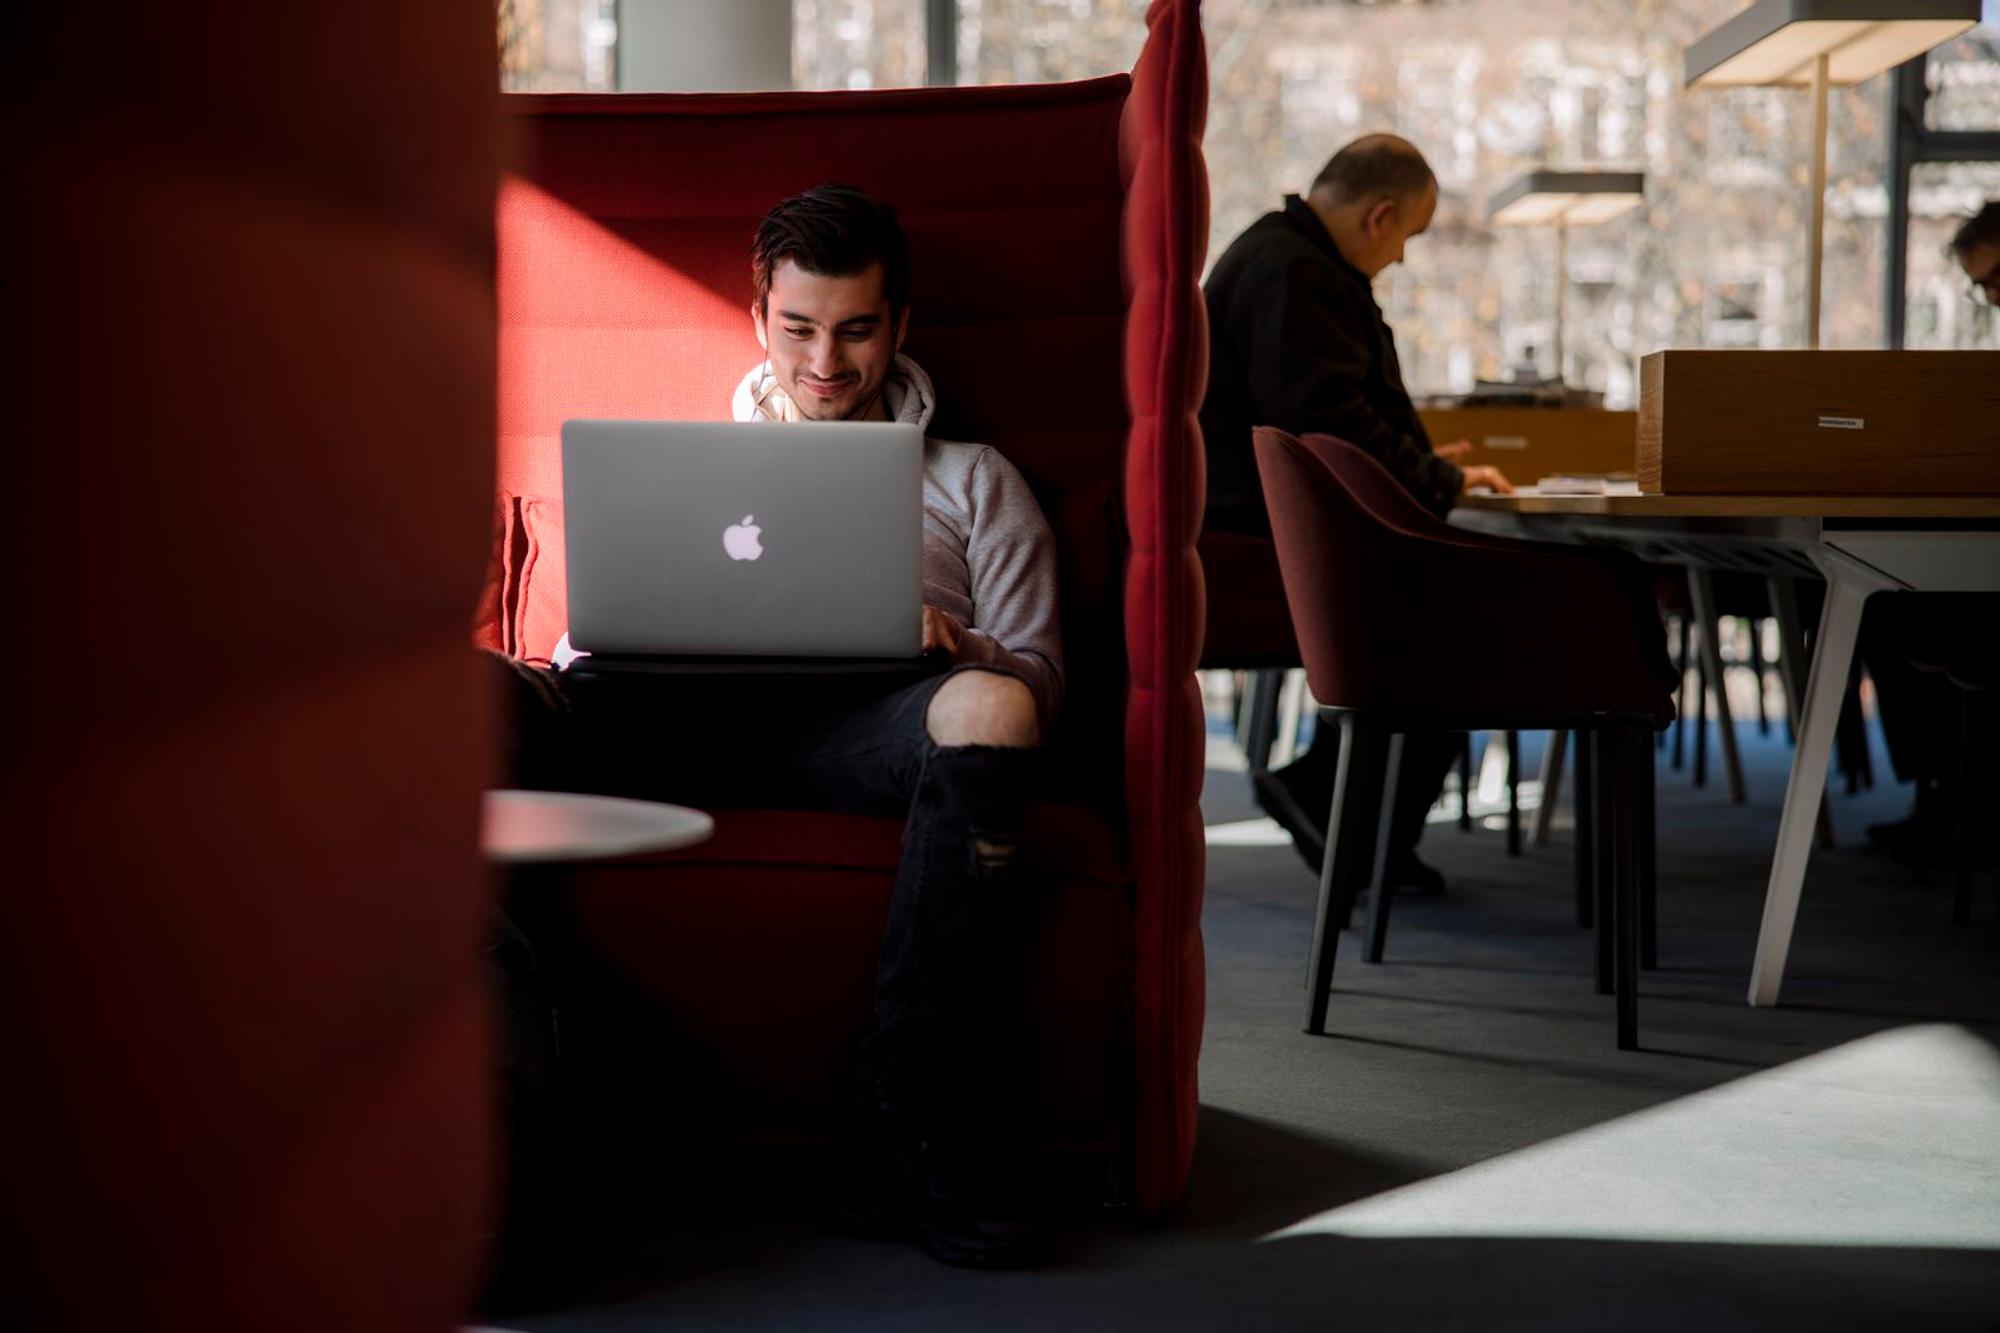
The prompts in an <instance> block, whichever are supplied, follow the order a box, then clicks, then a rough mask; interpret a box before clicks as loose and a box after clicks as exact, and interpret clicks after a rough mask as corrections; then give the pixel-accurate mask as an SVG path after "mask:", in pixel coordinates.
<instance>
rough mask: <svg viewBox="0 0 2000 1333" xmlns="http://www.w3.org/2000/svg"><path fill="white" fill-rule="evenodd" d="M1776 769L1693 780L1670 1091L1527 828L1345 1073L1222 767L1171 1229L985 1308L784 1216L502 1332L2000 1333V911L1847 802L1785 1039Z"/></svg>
mask: <svg viewBox="0 0 2000 1333" xmlns="http://www.w3.org/2000/svg"><path fill="white" fill-rule="evenodd" d="M1741 737H1742V743H1743V749H1744V755H1745V760H1746V764H1747V768H1748V776H1749V793H1750V798H1749V800H1748V802H1747V803H1746V804H1744V805H1740V806H1737V805H1732V804H1731V803H1730V802H1729V801H1728V800H1727V798H1726V796H1725V795H1724V794H1723V792H1722V790H1721V786H1720V783H1719V781H1712V782H1711V783H1710V785H1709V786H1708V787H1706V788H1705V789H1701V790H1696V789H1695V788H1693V787H1692V786H1691V784H1690V782H1689V780H1688V776H1687V774H1686V773H1685V772H1675V771H1673V770H1671V769H1670V768H1669V767H1668V766H1667V765H1666V763H1665V762H1664V756H1663V757H1662V763H1661V768H1660V774H1659V791H1660V877H1661V882H1660V914H1661V925H1660V930H1661V963H1662V967H1661V969H1660V970H1659V971H1658V972H1655V973H1650V974H1648V975H1647V976H1646V978H1645V979H1644V981H1643V983H1642V990H1641V1009H1640V1022H1641V1040H1642V1043H1643V1046H1644V1049H1643V1050H1641V1051H1639V1052H1637V1053H1620V1052H1618V1051H1617V1050H1615V1049H1614V1047H1613V1043H1612V1011H1611V1002H1610V1000H1609V999H1608V998H1605V997H1600V996H1598V995H1596V994H1594V993H1593V991H1592V988H1591V985H1590V979H1589V969H1590V941H1589V936H1588V933H1587V932H1584V931H1580V930H1578V929H1577V928H1576V927H1575V925H1574V924H1573V921H1572V915H1573V906H1572V899H1571V896H1570V889H1569V884H1570V878H1569V877H1570V865H1571V855H1572V853H1571V849H1570V843H1569V833H1568V823H1567V819H1566V818H1560V817H1559V818H1558V820H1557V825H1556V831H1555V836H1554V837H1553V839H1552V841H1551V842H1550V844H1549V845H1547V846H1544V847H1532V846H1531V847H1529V848H1527V849H1526V852H1525V854H1524V855H1523V856H1522V857H1520V858H1519V859H1510V858H1508V857H1507V856H1506V855H1505V846H1504V840H1503V837H1502V835H1501V834H1500V833H1499V832H1498V831H1496V830H1495V829H1493V828H1490V827H1479V828H1475V829H1474V830H1473V831H1471V832H1460V831H1459V830H1458V829H1457V828H1456V827H1453V826H1451V825H1448V824H1443V825H1438V826H1435V827H1433V828H1432V829H1430V830H1429V831H1428V832H1427V834H1426V837H1425V842H1424V854H1425V855H1426V856H1428V857H1429V858H1430V859H1431V860H1433V861H1434V862H1435V863H1436V864H1437V865H1438V866H1439V867H1440V868H1441V869H1442V870H1443V871H1444V872H1445V873H1446V875H1447V876H1448V877H1449V879H1450V888H1449V890H1448V892H1447V893H1446V894H1444V895H1443V896H1441V897H1427V896H1414V895H1404V896H1402V897H1399V899H1398V901H1397V904H1396V911H1395V914H1394V920H1393V924H1392V926H1391V929H1390V932H1389V942H1388V953H1387V957H1386V959H1385V961H1384V962H1382V963H1381V964H1377V965H1369V964H1366V963H1363V962H1361V961H1359V959H1358V951H1357V949H1356V947H1355V937H1354V935H1353V934H1352V933H1350V934H1349V935H1348V936H1347V937H1346V938H1345V940H1344V941H1343V955H1342V958H1341V962H1340V965H1339V969H1338V971H1337V973H1336V978H1335V994H1334V996H1333V1002H1332V1008H1331V1011H1330V1027H1331V1029H1332V1031H1331V1034H1330V1035H1328V1036H1325V1037H1309V1036H1306V1035H1304V1034H1303V1033H1302V1032H1301V1031H1300V1020H1301V1017H1302V1012H1301V1010H1302V1004H1303V992H1302V985H1301V980H1302V972H1303V967H1304V963H1305V956H1306V949H1307V945H1308V942H1309V940H1310V936H1311V929H1312V909H1313V899H1314V894H1315V889H1316V886H1315V884H1314V882H1313V880H1312V879H1311V877H1310V876H1309V874H1308V872H1307V871H1306V870H1305V869H1304V867H1303V866H1302V865H1301V863H1300V862H1299V861H1298V859H1297V858H1296V856H1295V855H1294V854H1293V853H1292V851H1291V850H1290V849H1289V847H1288V846H1285V845H1279V844H1277V843H1276V841H1275V839H1273V838H1272V837H1270V836H1269V835H1270V830H1269V828H1268V827H1266V826H1264V825H1262V824H1260V823H1259V822H1258V821H1257V816H1256V812H1255V810H1254V809H1253V808H1252V806H1251V804H1250V800H1249V792H1248V784H1247V781H1246V780H1245V778H1244V776H1243V774H1242V773H1241V772H1240V770H1234V769H1232V767H1231V766H1230V762H1229V761H1230V757H1231V756H1230V747H1229V745H1228V743H1227V742H1226V741H1223V740H1221V739H1220V738H1216V739H1215V745H1214V751H1213V752H1214V755H1215V759H1216V762H1215V764H1214V766H1212V767H1211V771H1210V773H1209V775H1208V787H1207V791H1206V793H1205V795H1204V809H1205V813H1206V815H1207V818H1208V822H1209V823H1210V825H1211V844H1212V845H1211V846H1210V849H1209V863H1208V864H1209V869H1208V890H1207V905H1206V910H1205V913H1204V930H1205V936H1206V940H1207V949H1208V961H1209V996H1208V1022H1207V1029H1206V1036H1205V1040H1204V1044H1203V1056H1202V1066H1201V1085H1202V1104H1203V1115H1202V1123H1201V1141H1200V1147H1199V1150H1198V1153H1197V1158H1196V1163H1195V1168H1194V1174H1193V1180H1192V1184H1191V1187H1190V1189H1189V1191H1188V1196H1187V1199H1186V1202H1185V1204H1184V1205H1183V1206H1182V1207H1181V1208H1180V1209H1179V1210H1178V1211H1177V1212H1176V1213H1175V1214H1174V1215H1173V1216H1172V1217H1170V1218H1167V1219H1163V1220H1160V1221H1157V1222H1153V1223H1149V1224H1144V1225H1141V1224H1136V1223H1133V1222H1131V1221H1129V1220H1125V1219H1120V1218H1116V1217H1108V1218H1091V1217H1081V1218H1073V1219H1071V1220H1070V1221H1069V1222H1068V1223H1066V1224H1065V1227H1064V1230H1063V1236H1062V1240H1063V1245H1062V1254H1061V1258H1060V1260H1059V1261H1058V1262H1057V1263H1056V1264H1054V1265H1052V1266H1051V1267H1049V1268H1047V1269H1045V1270H1041V1271H1036V1272H1031V1273H1008V1274H978V1273H966V1272H960V1271H956V1270H951V1269H946V1268H943V1267H940V1266H938V1265H936V1264H934V1263H932V1262H931V1261H930V1260H928V1259H926V1258H925V1257H924V1256H923V1255H921V1254H920V1253H918V1252H916V1251H914V1250H912V1249H909V1248H907V1247H902V1246H896V1245H883V1244H870V1243H866V1242H859V1241H851V1240H844V1239H839V1238H835V1237H831V1236H827V1235H823V1234H821V1233H819V1232H817V1231H816V1230H814V1229H813V1228H811V1227H810V1226H809V1225H807V1224H805V1223H804V1222H802V1221H798V1220H795V1213H793V1212H791V1211H788V1209H787V1208H786V1207H785V1206H784V1205H782V1204H780V1203H777V1202H774V1201H773V1200H771V1199H770V1198H768V1197H766V1196H764V1195H763V1193H762V1191H761V1190H760V1189H759V1188H758V1187H757V1186H755V1185H754V1184H753V1185H751V1186H750V1187H748V1188H744V1189H738V1190H734V1191H731V1192H730V1193H729V1194H728V1196H727V1197H726V1198H724V1199H720V1200H717V1201H714V1202H712V1203H711V1204H709V1205H708V1206H706V1207H705V1208H704V1209H703V1210H702V1215H701V1216H700V1217H699V1218H693V1217H688V1216H685V1215H672V1214H663V1215H661V1216H660V1217H658V1218H656V1219H654V1220H653V1221H652V1222H650V1223H649V1224H647V1225H642V1226H639V1227H637V1228H635V1229H633V1230H632V1231H631V1233H630V1234H628V1235H624V1236H622V1237H621V1238H620V1239H619V1240H618V1241H617V1242H616V1243H615V1244H613V1245H610V1246H608V1247H607V1248H606V1249H605V1251H604V1252H603V1253H602V1254H601V1255H600V1256H599V1260H600V1262H599V1264H598V1266H597V1270H596V1271H595V1272H593V1274H592V1275H591V1276H590V1278H589V1279H588V1280H587V1281H586V1282H585V1283H584V1284H583V1286H582V1287H581V1288H580V1289H579V1290H578V1292H577V1294H576V1295H575V1296H574V1297H573V1298H572V1300H571V1302H570V1303H569V1304H568V1305H567V1306H566V1307H565V1308H563V1309H560V1310H556V1311H552V1312H548V1313H544V1314H540V1315H536V1316H533V1317H529V1316H514V1317H512V1318H505V1319H496V1320H494V1321H492V1322H495V1323H500V1324H504V1325H506V1326H508V1327H512V1328H520V1329H533V1330H548V1331H550V1333H554V1331H555V1330H565V1331H575V1333H611V1331H612V1330H638V1329H711V1328H713V1329H761V1328H772V1329H781V1328H808V1329H864V1328H866V1329H884V1328H893V1329H975V1328H981V1329H983V1328H1022V1329H1125V1328H1131V1329H1196V1328H1222V1327H1247V1328H1274V1329H1337V1328H1353V1329H1375V1328H1391V1327H1393V1328H1398V1329H1456V1328H1467V1329H1471V1328H1477V1329H1482V1330H1491V1329H1524V1330H1525V1329H1568V1328H1579V1329H1585V1328H1587V1329H1656V1328H1657V1329H1668V1328H1674V1329H1681V1328H1688V1327H1700V1328H1723V1329H1752V1328H1756V1329H1794V1328H1796V1329H1849V1328H1885V1329H1886V1328H1896V1329H1905V1328H1923V1329H1984V1330H1994V1329H2000V881H1996V875H1995V872H1994V871H1993V870H1991V869H1988V870H1986V871H1984V872H1982V876H1981V879H1980V880H1979V897H1978V900H1977V905H1976V911H1975V924H1974V925H1972V926H1971V927H1966V928H1954V927H1953V926H1952V925H1951V921H1950V890H1949V888H1948V887H1946V885H1945V883H1944V880H1945V879H1946V876H1943V875H1937V876H1934V877H1933V879H1934V882H1933V883H1932V884H1931V885H1930V886H1928V887H1926V886H1921V885H1917V884H1915V883H1913V882H1912V880H1911V876H1910V872H1909V871H1908V870H1907V869H1906V868H1904V867H1901V866H1899V865H1897V864H1895V863H1893V862H1891V861H1890V860H1888V859H1887V858H1886V857H1884V856H1883V855H1881V854H1880V853H1878V852H1875V851H1872V850H1870V849H1869V848H1868V847H1867V846H1866V843H1865V840H1864V839H1863V837H1862V827H1863V825H1864V824H1866V823H1867V822H1869V821H1872V820H1880V819H1886V818H1893V817H1895V816H1897V815H1900V814H1902V813H1904V811H1905V810H1906V809H1907V807H1908V803H1909V789H1908V788H1906V787H1905V788H1900V789H1899V788H1896V787H1894V786H1893V785H1891V784H1889V783H1888V782H1887V781H1886V780H1885V781H1884V783H1883V785H1882V786H1881V787H1879V788H1878V789H1876V790H1874V791H1866V792H1863V793H1861V794H1860V795H1858V796H1852V797H1850V796H1845V795H1838V794H1837V795H1836V796H1835V797H1834V799H1833V803H1832V813H1833V818H1834V822H1835V826H1836V832H1837V834H1838V845H1837V846H1836V847H1835V848H1834V849H1833V850H1831V851H1826V852H1820V853H1818V854H1816V856H1815V858H1814V862H1813V865H1812V870H1811V874H1810V876H1809V878H1808V880H1807V886H1806V895H1805V900H1804V906H1803V910H1802V912H1801V914H1800V919H1799V926H1798V933H1797V937H1796V942H1795V945H1794V948H1793V953H1792V960H1791V967H1790V970H1789V974H1788V977H1787V982H1786V987H1785V994H1784V1004H1783V1005H1782V1007H1780V1008H1777V1009H1763V1010H1753V1009H1750V1008H1749V1007H1748V1006H1747V1005H1746V1004H1745V1002H1744V994H1745V988H1746V985H1747V979H1748V972H1749V964H1750V957H1751V950H1752V946H1753V944H1754V942H1755V938H1756V929H1757V923H1758V917H1759V912H1760V908H1761V903H1762V898H1763V890H1764V882H1765V877H1766V875H1767V873H1768V868H1769V857H1770V850H1771V845H1772V841H1773V837H1774V833H1775V828H1776V822H1777V806H1778V802H1779V799H1780V797H1781V795H1782V793H1783V789H1784V783H1785V773H1786V766H1787V764H1788V763H1789V751H1788V750H1787V748H1786V746H1785V744H1784V741H1783V738H1782V734H1778V735H1774V736H1772V737H1769V738H1761V737H1759V736H1758V734H1757V732H1756V729H1755V728H1754V727H1752V726H1748V725H1745V726H1744V727H1743V728H1742V729H1741ZM1524 740H1525V741H1526V745H1525V750H1526V753H1525V754H1524V759H1525V761H1526V764H1527V765H1530V766H1532V764H1533V763H1534V761H1535V750H1536V749H1537V746H1538V743H1539V741H1540V740H1541V738H1540V737H1528V738H1524ZM1876 767H1877V770H1878V772H1882V773H1884V774H1885V778H1886V763H1885V762H1884V760H1883V759H1882V756H1881V752H1880V748H1879V739H1878V748H1877V763H1876ZM1529 771H1532V768H1531V767H1530V769H1529ZM1561 804H1562V805H1563V806H1564V807H1566V806H1567V801H1564V802H1562V803H1561ZM1478 808H1479V807H1478V806H1477V804H1475V810H1477V809H1478ZM1996 813H2000V812H1996ZM1486 822H1491V821H1482V823H1486Z"/></svg>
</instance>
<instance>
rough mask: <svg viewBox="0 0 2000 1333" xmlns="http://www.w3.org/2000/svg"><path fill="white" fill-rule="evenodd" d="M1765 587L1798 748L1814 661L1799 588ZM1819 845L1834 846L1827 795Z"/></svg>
mask: <svg viewBox="0 0 2000 1333" xmlns="http://www.w3.org/2000/svg"><path fill="white" fill-rule="evenodd" d="M1765 586H1766V587H1767V588H1768V589H1769V591H1770V594H1771V614H1772V615H1774V616H1775V617H1777V621H1778V679H1779V680H1781V681H1783V682H1784V686H1785V730H1787V731H1788V732H1790V733H1791V736H1792V740H1793V743H1794V744H1796V743H1797V741H1798V735H1799V695H1800V693H1801V692H1802V691H1803V690H1804V688H1805V682H1804V681H1803V680H1802V679H1800V673H1801V672H1802V671H1803V670H1804V667H1805V664H1806V663H1807V662H1809V661H1811V658H1809V657H1808V656H1807V655H1806V634H1805V627H1804V625H1803V624H1801V622H1800V620H1799V594H1798V587H1797V585H1796V584H1794V583H1793V582H1792V581H1791V580H1790V579H1788V578H1781V577H1778V576H1777V575H1773V576H1772V577H1771V578H1770V579H1768V580H1766V582H1765ZM1843 697H1845V696H1844V693H1843ZM1819 845H1820V846H1822V847H1827V848H1831V847H1832V846H1833V811H1832V810H1830V809H1828V808H1827V803H1826V792H1825V791H1821V792H1820V795H1819Z"/></svg>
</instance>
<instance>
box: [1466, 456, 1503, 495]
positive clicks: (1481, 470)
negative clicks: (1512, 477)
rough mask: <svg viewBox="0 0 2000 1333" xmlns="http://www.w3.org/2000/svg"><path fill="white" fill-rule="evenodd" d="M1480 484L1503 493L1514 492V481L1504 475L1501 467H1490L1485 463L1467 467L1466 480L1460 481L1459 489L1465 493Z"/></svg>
mask: <svg viewBox="0 0 2000 1333" xmlns="http://www.w3.org/2000/svg"><path fill="white" fill-rule="evenodd" d="M1479 486H1485V487H1487V488H1489V489H1490V490H1493V491H1495V492H1497V493H1499V494H1501V495H1512V494H1513V493H1514V483H1513V482H1511V481H1508V480H1507V478H1506V477H1504V476H1502V475H1501V473H1500V469H1499V468H1497V467H1489V466H1487V465H1486V464H1484V463H1480V464H1476V465H1474V466H1472V467H1469V468H1467V469H1465V480H1464V481H1462V482H1460V483H1459V491H1460V492H1461V493H1465V492H1469V491H1471V490H1473V489H1474V488H1475V487H1479Z"/></svg>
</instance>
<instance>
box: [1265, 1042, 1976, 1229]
mask: <svg viewBox="0 0 2000 1333" xmlns="http://www.w3.org/2000/svg"><path fill="white" fill-rule="evenodd" d="M1634 1058H1635V1059H1636V1060H1643V1059H1646V1058H1647V1057H1646V1056H1645V1055H1644V1054H1643V1053H1642V1054H1641V1055H1639V1056H1636V1057H1634ZM1996 1145H2000V1052H1996V1051H1995V1049H1994V1048H1993V1046H1992V1045H1991V1044H1990V1043H1988V1042H1987V1041H1985V1040H1983V1039H1982V1038H1980V1037H1979V1036H1977V1035H1975V1034H1973V1033H1972V1032H1969V1031H1967V1030H1966V1029H1964V1028H1961V1027H1956V1026H1952V1025H1947V1024H1933V1025H1924V1026H1917V1027H1907V1028H1900V1029H1897V1030H1895V1031H1892V1032H1884V1033H1879V1034H1877V1035H1875V1036H1871V1037H1865V1038H1863V1039H1861V1040H1860V1041H1856V1042H1850V1043H1849V1044H1847V1045H1845V1046H1840V1047H1836V1048H1834V1049H1833V1050H1830V1051H1825V1052H1822V1053H1821V1054H1818V1055H1814V1056H1809V1057H1807V1058H1805V1059H1802V1060H1798V1061H1795V1062H1794V1063H1792V1064H1788V1065H1784V1066H1782V1067H1780V1068H1777V1069H1772V1070H1767V1071H1764V1072H1760V1073H1757V1074H1752V1075H1750V1076H1748V1077H1746V1078H1742V1079H1738V1080H1737V1081H1735V1082H1733V1083H1729V1084H1726V1085H1724V1086H1722V1087H1719V1088H1712V1089H1709V1090H1708V1091H1706V1092H1701V1093H1697V1094H1695V1095H1693V1096H1690V1097H1684V1098H1681V1099H1679V1100H1678V1101H1673V1102H1669V1103H1667V1104H1666V1105H1663V1106H1658V1107H1654V1108H1652V1109H1650V1110H1646V1111H1641V1112H1639V1113H1637V1114H1635V1115H1630V1116H1625V1117H1622V1118H1620V1119H1617V1120H1613V1121H1610V1122H1608V1123H1606V1124H1602V1125H1597V1126H1593V1127H1592V1128H1590V1129H1586V1130H1583V1131H1581V1132H1579V1133H1575V1134H1569V1135H1565V1136H1563V1137H1561V1138H1557V1139H1552V1140H1550V1141H1548V1142H1546V1143H1540V1144H1536V1145H1535V1146H1533V1147H1531V1148H1525V1149H1522V1150H1521V1151H1519V1152H1513V1153H1508V1154H1506V1155H1504V1156H1501V1157H1497V1158H1494V1159H1492V1160H1491V1161H1487V1162H1481V1163H1479V1164H1478V1165H1475V1166H1471V1167H1467V1168H1466V1169H1464V1170H1462V1171H1454V1172H1452V1173H1450V1174H1449V1175H1444V1176H1439V1177H1436V1178H1434V1179H1431V1180H1425V1181H1420V1182H1418V1183H1417V1184H1414V1185H1409V1186H1405V1187H1404V1188H1402V1189H1396V1190H1390V1191H1388V1192H1387V1193H1384V1194H1378V1195H1375V1196H1373V1197H1371V1198H1368V1199H1363V1200H1361V1201H1359V1202H1357V1203H1352V1204H1348V1205H1345V1206H1343V1207H1340V1208H1335V1209H1333V1210H1331V1211H1329V1212H1325V1213H1321V1214H1319V1215H1318V1216H1316V1217H1311V1218H1308V1219H1306V1220H1305V1221H1303V1222H1299V1223H1297V1224H1296V1225H1294V1226H1291V1227H1288V1228H1286V1229H1284V1230H1282V1231H1279V1232H1275V1233H1273V1234H1272V1235H1271V1236H1269V1237H1266V1239H1280V1238H1284V1237H1290V1236H1301V1235H1313V1234H1325V1235H1342V1236H1377V1237H1382V1236H1403V1237H1410V1236H1514V1237H1520V1236H1541V1237H1570V1238H1587V1239H1599V1240H1640V1241H1689V1242H1721V1243H1738V1244H1756V1245H1872V1246H1931V1247H1944V1248H1967V1249H1987V1248H1991V1249H2000V1149H1996Z"/></svg>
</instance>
